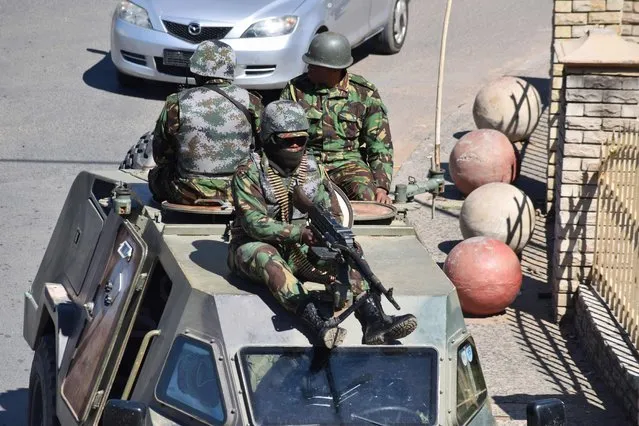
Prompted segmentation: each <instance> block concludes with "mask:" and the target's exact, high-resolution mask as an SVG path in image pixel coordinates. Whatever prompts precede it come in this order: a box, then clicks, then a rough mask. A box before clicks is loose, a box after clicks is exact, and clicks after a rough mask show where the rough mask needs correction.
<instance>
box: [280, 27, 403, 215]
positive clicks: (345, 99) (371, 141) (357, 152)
mask: <svg viewBox="0 0 639 426" xmlns="http://www.w3.org/2000/svg"><path fill="white" fill-rule="evenodd" d="M303 60H304V62H305V63H307V64H308V72H307V73H306V74H303V75H301V76H299V77H297V78H295V79H293V80H292V81H290V82H289V84H288V85H287V86H286V87H285V88H284V90H283V91H282V93H281V95H280V98H281V99H291V100H294V101H297V102H298V103H299V104H300V105H302V106H303V107H304V109H305V110H306V116H307V117H308V120H309V122H310V130H309V134H310V137H309V141H308V151H309V152H313V154H314V155H315V156H316V158H317V159H318V160H319V161H320V162H321V163H323V164H324V165H325V166H326V169H327V170H328V173H329V175H330V177H331V179H332V180H333V181H334V182H335V183H336V184H337V185H339V187H340V188H342V189H343V190H344V192H346V194H347V196H348V198H349V199H352V200H364V201H378V202H383V203H387V204H390V203H391V200H390V198H389V197H388V192H389V190H390V184H391V179H392V175H393V144H392V141H391V133H390V128H389V124H388V117H387V111H386V106H385V105H384V103H383V102H382V100H381V98H380V96H379V93H378V91H377V88H376V87H375V86H374V85H373V84H372V83H370V82H369V81H368V80H366V79H365V78H364V77H361V76H359V75H356V74H352V73H350V72H348V71H347V70H346V68H347V67H348V66H350V65H351V64H352V63H353V58H352V56H351V47H350V44H349V42H348V40H347V39H346V37H344V36H342V35H341V34H337V33H333V32H325V33H320V34H318V35H316V36H315V37H314V38H313V40H312V41H311V45H310V47H309V50H308V52H307V53H306V54H305V55H304V56H303Z"/></svg>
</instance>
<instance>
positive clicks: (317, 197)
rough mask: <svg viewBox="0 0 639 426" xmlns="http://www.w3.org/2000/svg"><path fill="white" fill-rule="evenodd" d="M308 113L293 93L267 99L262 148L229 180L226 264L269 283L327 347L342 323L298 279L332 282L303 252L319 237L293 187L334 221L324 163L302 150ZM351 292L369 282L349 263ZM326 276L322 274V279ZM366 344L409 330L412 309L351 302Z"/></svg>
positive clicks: (341, 333)
mask: <svg viewBox="0 0 639 426" xmlns="http://www.w3.org/2000/svg"><path fill="white" fill-rule="evenodd" d="M308 128H309V124H308V120H307V119H306V117H305V114H304V110H303V109H302V108H301V107H300V106H299V105H297V104H296V103H294V102H292V101H282V100H280V101H274V102H272V103H270V104H268V105H267V106H266V108H265V110H264V114H263V116H262V128H261V140H262V144H263V153H252V154H251V155H250V157H249V158H248V159H247V161H246V162H245V163H244V164H242V165H240V166H239V167H238V169H237V171H236V172H235V175H234V176H233V180H232V185H231V186H232V192H233V204H234V207H235V214H236V218H235V220H234V223H233V226H232V228H231V241H230V243H229V255H228V263H229V268H230V269H231V270H232V271H233V272H235V273H236V274H238V275H239V276H241V277H244V278H247V279H249V280H252V281H255V282H258V283H261V284H263V285H265V286H267V287H268V288H269V290H270V291H271V293H272V294H273V296H275V299H277V301H278V302H279V303H280V304H281V305H282V306H284V308H286V309H287V310H289V311H291V312H294V313H297V314H298V315H300V316H301V318H302V319H303V320H305V322H306V323H307V325H308V326H309V327H310V328H311V330H312V331H313V332H314V334H315V335H317V336H318V337H319V339H320V341H321V342H322V343H323V344H324V345H325V346H326V347H328V348H332V347H333V346H336V345H338V344H340V343H341V342H342V341H343V339H344V337H345V334H346V330H344V329H342V328H340V327H327V325H326V323H325V320H324V318H322V317H321V316H320V314H319V312H318V309H317V306H316V305H315V304H314V302H312V299H311V297H310V295H309V292H308V291H307V289H305V287H304V286H303V284H302V281H303V280H308V281H315V282H316V283H320V284H324V285H326V284H329V282H328V281H330V280H331V279H332V278H334V277H330V276H329V274H327V273H326V271H322V270H321V269H322V265H320V264H319V263H318V264H311V261H310V260H309V258H308V256H307V253H308V250H309V247H310V246H313V245H315V244H317V243H318V242H317V241H316V239H315V237H314V235H313V233H312V231H311V230H310V228H308V227H307V226H306V218H307V216H306V214H304V213H302V212H301V211H300V210H298V209H297V208H296V206H295V205H294V202H293V199H292V196H291V188H292V187H293V186H294V185H299V186H300V187H301V189H302V191H303V193H304V195H305V196H306V197H308V199H309V200H312V202H313V203H314V204H321V205H322V206H323V207H324V208H326V209H328V210H329V211H330V212H331V213H332V215H333V216H334V217H335V218H336V219H337V220H338V221H339V220H340V219H341V213H340V210H339V206H338V202H337V198H336V195H335V192H334V190H333V189H332V187H331V183H330V180H329V179H328V177H327V175H326V172H325V171H324V170H323V167H322V166H321V165H320V164H318V163H317V162H316V161H315V159H314V157H313V156H311V155H307V154H306V153H305V147H306V143H307V140H308V133H307V132H308ZM348 275H349V281H350V283H345V284H347V285H349V286H350V290H351V291H352V293H353V295H354V297H356V296H357V295H358V294H361V293H362V292H363V291H367V290H369V285H368V283H367V282H366V281H365V280H363V279H362V277H361V275H360V274H359V272H357V271H356V270H353V269H350V270H349V273H348ZM322 280H325V281H324V282H321V281H322ZM356 316H357V318H358V319H359V320H360V322H361V323H362V327H363V331H364V338H363V343H365V344H382V343H384V342H387V341H389V340H394V339H399V338H402V337H405V336H406V335H408V334H410V333H411V332H412V331H413V330H414V329H415V327H416V320H415V317H414V316H413V315H403V316H399V317H394V316H389V315H386V314H385V313H384V312H383V311H382V310H381V305H379V306H378V305H377V304H375V303H374V302H373V300H372V298H370V297H369V298H367V301H366V302H365V303H364V304H363V305H362V306H361V307H360V308H358V309H357V310H356Z"/></svg>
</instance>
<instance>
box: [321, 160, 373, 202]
mask: <svg viewBox="0 0 639 426" xmlns="http://www.w3.org/2000/svg"><path fill="white" fill-rule="evenodd" d="M323 164H324V167H325V168H326V171H327V172H328V176H329V178H330V179H331V180H332V181H333V182H335V184H337V186H339V187H340V188H341V189H342V190H343V191H344V192H345V193H346V196H347V197H348V199H349V200H355V201H375V190H376V189H377V188H376V187H375V181H374V178H373V173H372V172H371V169H370V168H369V167H368V165H367V164H366V163H365V162H364V161H363V160H340V161H332V162H330V163H323Z"/></svg>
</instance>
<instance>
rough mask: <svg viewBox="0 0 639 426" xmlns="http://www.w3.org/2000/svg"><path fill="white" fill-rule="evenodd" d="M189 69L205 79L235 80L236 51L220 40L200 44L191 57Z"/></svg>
mask: <svg viewBox="0 0 639 426" xmlns="http://www.w3.org/2000/svg"><path fill="white" fill-rule="evenodd" d="M189 69H190V70H191V72H192V73H193V74H197V75H201V76H203V77H217V78H224V79H227V80H233V79H234V78H235V51H233V48H232V47H231V46H229V45H228V44H226V43H223V42H221V41H219V40H207V41H203V42H202V43H200V44H199V45H198V46H197V48H196V49H195V52H193V55H191V61H190V67H189Z"/></svg>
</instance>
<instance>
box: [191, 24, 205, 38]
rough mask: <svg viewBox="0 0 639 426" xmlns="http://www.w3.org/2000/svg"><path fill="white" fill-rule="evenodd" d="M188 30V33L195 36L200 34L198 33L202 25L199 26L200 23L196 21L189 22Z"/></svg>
mask: <svg viewBox="0 0 639 426" xmlns="http://www.w3.org/2000/svg"><path fill="white" fill-rule="evenodd" d="M188 30H189V34H191V35H193V36H196V35H200V33H201V32H202V27H200V24H198V23H197V22H191V23H190V24H189V27H188Z"/></svg>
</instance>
